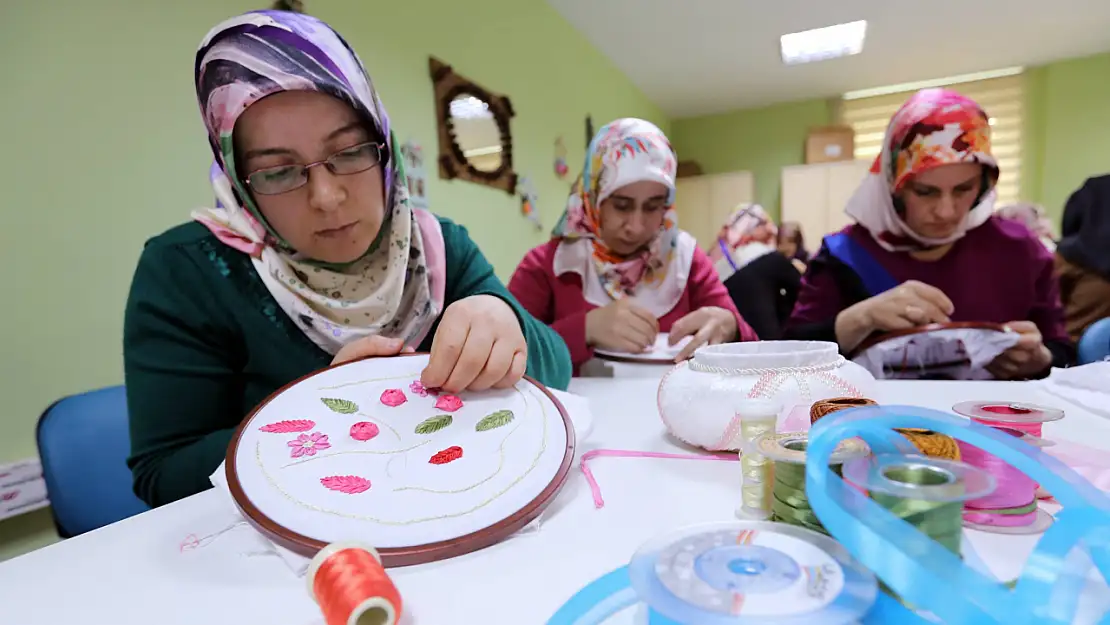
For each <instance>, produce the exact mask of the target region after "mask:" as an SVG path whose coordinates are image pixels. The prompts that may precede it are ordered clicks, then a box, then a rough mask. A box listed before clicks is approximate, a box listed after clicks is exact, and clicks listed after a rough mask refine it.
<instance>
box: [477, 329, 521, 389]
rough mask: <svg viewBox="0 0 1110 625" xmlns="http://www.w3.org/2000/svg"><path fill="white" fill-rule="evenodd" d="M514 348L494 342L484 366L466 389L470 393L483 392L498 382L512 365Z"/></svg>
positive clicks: (507, 343)
mask: <svg viewBox="0 0 1110 625" xmlns="http://www.w3.org/2000/svg"><path fill="white" fill-rule="evenodd" d="M515 352H516V349H515V347H514V346H513V345H512V344H511V343H509V341H495V342H494V343H493V346H492V349H490V352H489V357H488V358H487V359H486V365H485V367H483V368H482V370H481V372H479V373H478V375H477V376H476V377H475V378H474V381H472V382H470V384H469V385H468V386H467V387H466V388H467V389H468V390H472V391H484V390H486V389H488V388H490V387H492V386H493V385H494V384H497V383H498V382H500V381H501V380H502V379H503V378H504V377H505V376H506V375H507V374H508V373H509V367H511V366H512V365H513V355H514V353H515Z"/></svg>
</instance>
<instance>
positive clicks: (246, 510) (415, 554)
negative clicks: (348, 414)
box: [224, 353, 575, 568]
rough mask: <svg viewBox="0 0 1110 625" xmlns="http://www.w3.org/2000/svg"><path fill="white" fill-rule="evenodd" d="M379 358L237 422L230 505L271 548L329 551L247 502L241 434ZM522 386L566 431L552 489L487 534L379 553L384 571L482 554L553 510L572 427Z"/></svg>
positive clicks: (570, 455) (569, 455)
mask: <svg viewBox="0 0 1110 625" xmlns="http://www.w3.org/2000/svg"><path fill="white" fill-rule="evenodd" d="M426 355H428V354H427V353H415V354H398V355H397V356H388V357H386V358H402V357H406V356H426ZM378 358H381V357H374V356H371V357H368V358H359V359H357V360H352V361H350V362H345V363H342V364H338V365H331V366H329V367H325V368H323V369H320V370H317V371H314V372H312V373H309V374H308V375H304V376H301V377H300V378H298V379H296V380H293V381H292V382H289V383H288V384H286V385H285V386H283V387H281V388H280V389H278V390H276V391H274V392H273V393H271V394H270V396H269V397H267V398H266V399H265V400H264V401H262V402H261V403H259V404H258V405H257V406H255V408H254V409H253V410H251V412H250V414H248V415H247V417H246V418H245V419H243V421H242V422H240V424H239V427H238V428H236V430H235V435H234V436H233V437H232V439H231V444H230V445H228V448H227V455H226V456H225V462H224V469H225V475H226V476H227V485H228V489H229V490H230V491H231V496H232V499H233V500H234V501H235V506H236V507H237V508H238V509H239V511H240V512H241V513H242V514H243V517H244V518H245V519H246V520H247V522H248V523H250V524H251V525H252V526H253V527H254V528H255V529H256V530H258V531H259V532H260V533H261V534H262V535H263V536H265V537H266V538H268V539H270V540H271V541H273V542H274V543H275V544H277V545H280V546H281V547H284V548H285V549H288V550H289V551H292V552H294V553H297V554H300V555H302V556H305V557H311V556H313V555H315V554H316V553H317V552H318V551H320V550H321V549H323V548H324V547H325V546H327V543H326V542H324V541H321V540H317V539H315V538H311V537H308V536H305V535H303V534H299V533H297V532H294V531H292V530H290V529H288V528H285V527H283V526H281V525H279V524H278V523H277V522H275V521H274V520H273V519H271V518H269V517H268V516H266V515H265V514H264V513H263V512H262V511H261V510H259V509H258V508H257V507H256V506H255V505H254V504H253V503H252V502H251V500H250V497H248V496H247V493H246V491H244V490H243V486H242V484H241V483H240V481H239V475H238V472H237V470H236V458H237V457H238V451H239V441H240V440H241V439H242V437H243V433H244V432H245V431H246V429H247V426H248V425H249V424H251V422H252V420H253V419H254V417H255V415H257V414H258V413H259V412H260V411H261V410H262V409H263V408H265V407H266V405H267V404H269V403H270V402H271V401H273V400H274V399H275V398H276V397H277V396H279V395H281V394H282V393H284V392H285V391H287V390H289V389H290V388H292V387H294V386H296V385H298V384H300V383H302V382H304V381H306V380H308V379H310V378H313V377H315V376H317V375H320V374H322V373H324V372H326V371H330V370H332V369H336V368H338V367H345V366H349V365H353V364H355V363H358V362H361V361H364V360H374V359H378ZM522 381H524V382H527V383H530V384H532V385H534V386H535V387H536V388H537V389H539V390H540V391H541V392H542V393H543V394H544V395H545V396H546V397H547V398H548V399H549V400H551V403H552V404H554V406H555V408H556V409H557V410H558V411H559V416H560V417H562V423H563V427H564V428H565V430H566V436H567V444H566V449H565V450H564V452H563V460H562V462H561V463H560V465H559V469H558V471H557V472H556V473H555V477H554V478H553V479H552V480H551V482H550V483H548V484H547V486H545V487H544V489H543V490H542V491H540V493H539V494H538V495H536V497H535V498H533V499H532V500H531V501H530V502H529V503H528V504H526V505H525V506H524V507H523V508H520V509H519V510H517V511H516V512H514V513H513V514H511V515H509V516H507V517H505V518H504V519H501V520H500V521H498V522H497V523H494V524H493V525H491V526H489V527H487V528H485V529H482V530H479V531H477V532H472V533H470V534H466V535H464V536H459V537H457V538H452V539H450V540H444V541H439V542H434V543H427V544H424V545H414V546H411V547H397V548H385V549H378V553H379V555H380V556H381V560H382V566H384V567H386V568H390V567H398V566H411V565H414V564H425V563H428V562H435V561H437V560H446V559H448V558H454V557H457V556H461V555H464V554H467V553H470V552H472V551H478V550H480V549H485V548H486V547H490V546H492V545H495V544H497V543H499V542H501V541H503V540H504V539H506V538H508V537H509V536H511V535H513V534H515V533H516V532H518V531H520V530H521V529H523V528H524V527H525V526H527V525H528V524H529V523H531V522H532V521H533V520H535V518H536V517H538V516H539V515H540V514H541V513H542V512H543V511H544V510H545V509H547V507H548V506H549V505H551V503H552V502H553V501H554V500H555V496H556V495H557V494H558V493H559V491H560V490H561V489H562V487H563V485H564V484H565V483H566V479H567V476H568V474H569V473H570V468H571V464H572V463H573V460H574V448H575V434H574V425H573V423H572V422H571V420H570V417H569V416H568V415H567V411H566V408H564V407H563V404H562V403H561V402H560V401H559V400H558V399H557V398H556V397H555V396H554V395H552V394H551V391H549V390H548V389H547V387H545V386H544V385H543V384H540V383H539V382H537V381H536V380H535V379H533V378H531V377H529V376H524V378H523V380H522Z"/></svg>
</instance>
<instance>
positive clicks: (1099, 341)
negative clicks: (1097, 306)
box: [1077, 317, 1110, 365]
mask: <svg viewBox="0 0 1110 625" xmlns="http://www.w3.org/2000/svg"><path fill="white" fill-rule="evenodd" d="M1077 348H1078V349H1077V351H1078V352H1079V354H1078V355H1079V364H1081V365H1086V364H1090V363H1092V362H1098V361H1100V360H1105V359H1106V358H1107V357H1110V317H1107V318H1105V319H1099V320H1098V321H1096V322H1094V323H1092V324H1091V325H1089V326H1087V329H1086V330H1085V331H1084V332H1083V336H1081V337H1079V345H1077Z"/></svg>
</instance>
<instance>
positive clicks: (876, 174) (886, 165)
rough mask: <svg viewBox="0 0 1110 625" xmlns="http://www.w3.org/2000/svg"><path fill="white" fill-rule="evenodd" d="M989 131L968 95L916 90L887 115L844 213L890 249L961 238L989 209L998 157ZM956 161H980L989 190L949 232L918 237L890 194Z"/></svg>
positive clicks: (915, 247) (991, 208) (921, 246)
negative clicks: (877, 147) (876, 149)
mask: <svg viewBox="0 0 1110 625" xmlns="http://www.w3.org/2000/svg"><path fill="white" fill-rule="evenodd" d="M990 130H991V128H990V121H989V118H988V117H987V114H986V113H985V112H983V109H982V108H980V107H979V105H978V104H976V103H975V101H973V100H971V99H970V98H967V97H964V96H962V95H960V94H958V93H956V92H955V91H949V90H947V89H924V90H922V91H918V92H917V93H916V94H914V95H913V96H912V97H910V99H909V100H908V101H906V103H905V104H903V105H902V108H900V109H898V112H897V113H895V114H894V117H893V118H891V120H890V125H889V126H888V127H887V130H886V137H885V138H884V139H883V150H882V152H881V153H880V154H879V156H878V157H877V158H876V159H875V163H874V164H873V165H872V166H871V173H870V174H869V175H868V176H867V177H866V178H865V179H864V180H863V183H861V184H860V186H859V188H858V189H856V192H855V194H853V195H852V198H851V199H850V200H848V205H847V207H846V208H845V211H844V212H845V213H847V214H848V216H849V217H851V218H852V219H853V220H855V221H856V223H858V224H860V225H861V226H863V227H864V228H867V230H868V231H869V232H871V236H873V237H874V238H875V241H877V242H878V243H879V245H881V246H882V247H883V248H885V249H887V250H890V251H909V250H921V249H929V248H932V247H939V246H941V245H947V244H949V243H952V242H953V241H956V240H958V239H960V238H961V237H963V236H964V234H965V233H967V231H968V230H971V229H973V228H977V227H979V226H981V225H983V224H984V223H985V222H986V221H987V220H988V219H990V217H991V214H993V212H994V203H995V199H996V197H997V195H996V193H995V189H994V186H995V183H996V182H997V181H998V161H996V160H995V158H994V156H993V155H992V154H991V142H990ZM955 163H980V164H982V165H983V166H984V167H985V168H986V169H987V176H986V180H987V184H988V188H986V189H984V190H983V192H982V194H981V195H980V196H979V200H978V202H977V203H976V205H975V206H974V207H972V209H971V211H970V212H969V213H968V215H967V218H966V219H965V220H964V223H963V224H961V226H960V227H959V228H958V229H957V230H956V232H954V233H952V235H951V236H949V237H947V238H944V239H930V238H928V237H923V236H921V235H919V234H917V233H916V232H914V231H913V230H911V229H910V227H909V226H907V225H906V222H905V221H903V219H902V215H900V214H899V212H898V209H897V208H896V207H895V204H894V195H895V194H896V193H898V191H900V190H901V189H902V187H903V186H905V184H906V182H908V181H909V180H910V178H912V177H913V176H915V175H917V174H920V173H921V172H924V171H927V170H929V169H933V168H934V167H940V166H941V165H951V164H955Z"/></svg>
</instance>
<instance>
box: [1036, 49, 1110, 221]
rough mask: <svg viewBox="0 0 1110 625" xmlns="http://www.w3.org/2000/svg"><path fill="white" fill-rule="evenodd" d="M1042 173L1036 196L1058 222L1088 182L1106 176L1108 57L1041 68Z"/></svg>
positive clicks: (1109, 165) (1109, 166)
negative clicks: (1076, 192)
mask: <svg viewBox="0 0 1110 625" xmlns="http://www.w3.org/2000/svg"><path fill="white" fill-rule="evenodd" d="M1039 69H1040V72H1039V76H1037V78H1036V82H1039V83H1040V91H1039V92H1038V93H1037V94H1035V95H1036V97H1038V98H1040V99H1041V100H1042V101H1041V103H1040V106H1041V107H1042V109H1043V111H1042V114H1041V118H1040V119H1039V120H1038V121H1039V124H1038V135H1037V141H1038V145H1039V147H1040V150H1039V153H1038V156H1039V157H1040V163H1039V165H1040V169H1039V176H1038V180H1037V182H1036V183H1035V184H1036V186H1035V187H1034V189H1035V190H1036V191H1039V193H1038V194H1037V195H1036V196H1034V197H1035V198H1036V199H1037V200H1038V201H1039V202H1041V203H1042V204H1044V206H1045V208H1046V209H1048V210H1049V211H1050V212H1052V213H1053V215H1055V216H1056V218H1057V222H1058V221H1059V217H1060V215H1061V214H1062V213H1063V210H1064V203H1065V202H1067V199H1068V196H1069V195H1071V194H1072V192H1073V191H1075V190H1076V189H1078V188H1079V186H1080V185H1082V184H1083V181H1084V180H1086V179H1087V178H1089V177H1091V176H1095V175H1101V174H1107V173H1110V54H1100V55H1098V56H1091V57H1086V58H1082V59H1073V60H1068V61H1063V62H1060V63H1054V64H1052V65H1047V66H1045V67H1043V68H1039Z"/></svg>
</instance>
